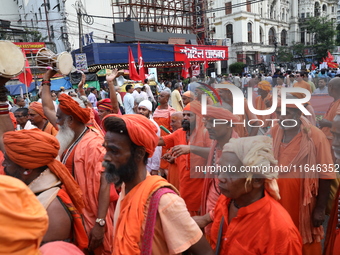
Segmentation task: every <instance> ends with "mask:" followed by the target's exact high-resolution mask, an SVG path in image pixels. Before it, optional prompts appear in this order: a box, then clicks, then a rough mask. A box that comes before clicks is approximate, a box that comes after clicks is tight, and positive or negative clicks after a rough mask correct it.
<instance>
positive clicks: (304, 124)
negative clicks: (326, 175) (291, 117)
mask: <svg viewBox="0 0 340 255" xmlns="http://www.w3.org/2000/svg"><path fill="white" fill-rule="evenodd" d="M300 120H301V132H302V139H301V143H300V150H299V153H298V154H297V155H296V156H295V158H294V159H292V161H291V163H290V164H291V165H301V162H306V164H308V165H309V166H311V165H316V160H315V154H316V150H315V145H314V142H313V140H312V136H311V135H312V133H311V127H312V125H311V124H310V122H309V121H308V120H307V119H306V118H305V117H303V116H302V117H301V118H300ZM283 135H284V131H283V130H282V129H278V132H277V135H276V137H274V142H273V144H276V145H277V146H275V147H274V156H275V158H276V159H278V158H279V150H280V144H281V141H282V138H283ZM300 178H301V185H300V189H301V190H300V203H301V204H300V212H299V231H300V233H301V236H302V241H303V244H305V243H312V242H313V241H316V242H320V241H321V239H322V238H323V227H322V226H320V227H317V228H315V227H313V224H312V221H311V218H312V214H313V209H314V208H315V204H316V196H317V195H318V188H319V179H318V173H317V172H316V171H315V172H314V171H309V172H304V171H303V173H301V176H300Z"/></svg>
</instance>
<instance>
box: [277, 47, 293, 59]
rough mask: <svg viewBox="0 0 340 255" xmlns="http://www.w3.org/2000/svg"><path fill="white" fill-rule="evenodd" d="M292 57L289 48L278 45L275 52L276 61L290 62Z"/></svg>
mask: <svg viewBox="0 0 340 255" xmlns="http://www.w3.org/2000/svg"><path fill="white" fill-rule="evenodd" d="M293 59H294V55H293V54H292V51H291V49H290V48H287V47H279V50H278V52H277V60H278V62H283V63H284V62H292V61H293Z"/></svg>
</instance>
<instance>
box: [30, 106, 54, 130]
mask: <svg viewBox="0 0 340 255" xmlns="http://www.w3.org/2000/svg"><path fill="white" fill-rule="evenodd" d="M28 119H29V120H30V121H31V123H32V124H33V125H35V126H36V127H37V128H39V129H41V130H42V131H44V132H46V133H47V134H50V135H54V136H56V135H57V134H58V131H57V130H56V129H55V128H54V127H53V125H52V124H51V123H50V122H49V121H48V120H47V118H46V116H45V114H44V111H43V107H42V104H41V103H38V102H33V103H31V104H30V106H29V108H28Z"/></svg>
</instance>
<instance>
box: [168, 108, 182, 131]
mask: <svg viewBox="0 0 340 255" xmlns="http://www.w3.org/2000/svg"><path fill="white" fill-rule="evenodd" d="M170 118H171V121H170V126H171V128H172V131H176V130H177V129H180V128H181V127H182V120H183V113H182V112H174V113H173V114H171V117H170Z"/></svg>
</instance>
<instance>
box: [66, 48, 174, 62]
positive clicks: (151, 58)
mask: <svg viewBox="0 0 340 255" xmlns="http://www.w3.org/2000/svg"><path fill="white" fill-rule="evenodd" d="M128 46H130V47H131V49H132V52H133V56H134V58H135V61H136V62H137V61H138V59H137V44H128V43H92V44H90V45H87V46H85V47H83V53H86V58H87V64H88V66H91V65H99V64H118V63H127V62H128ZM140 46H141V50H142V54H143V59H144V62H170V61H175V59H174V46H173V45H169V44H141V45H140ZM77 53H80V51H79V49H78V50H75V51H73V52H72V55H73V56H74V55H75V54H77Z"/></svg>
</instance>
